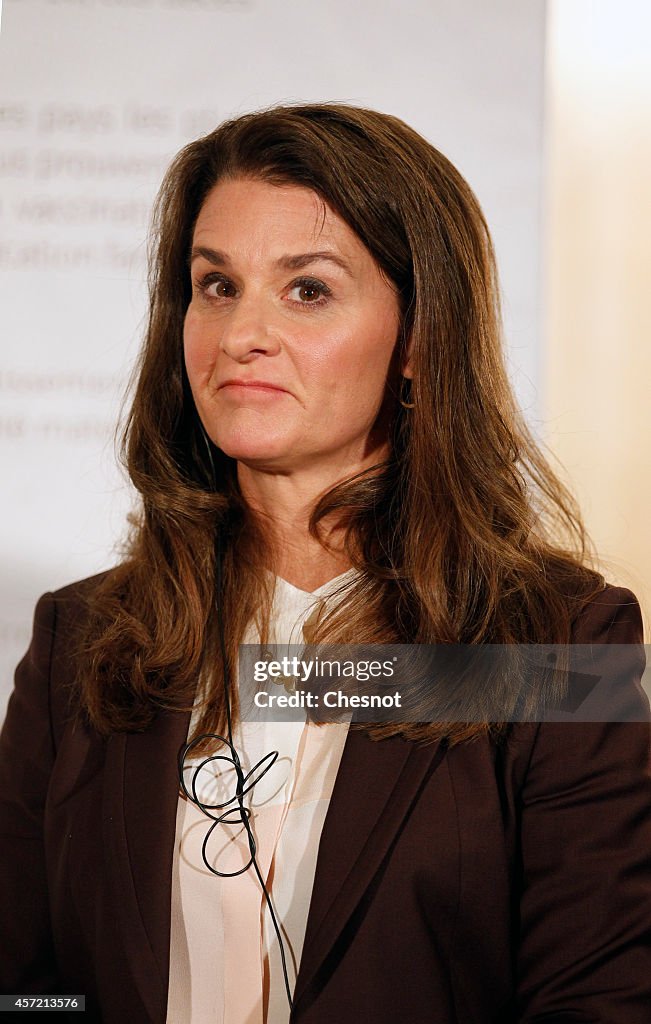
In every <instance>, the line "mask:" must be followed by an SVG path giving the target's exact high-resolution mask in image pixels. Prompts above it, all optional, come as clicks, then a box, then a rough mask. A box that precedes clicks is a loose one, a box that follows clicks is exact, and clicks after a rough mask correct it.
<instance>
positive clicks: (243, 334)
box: [221, 295, 280, 362]
mask: <svg viewBox="0 0 651 1024" xmlns="http://www.w3.org/2000/svg"><path fill="white" fill-rule="evenodd" d="M271 305H272V304H271V303H270V302H268V301H265V300H264V299H263V298H260V297H259V296H256V295H251V296H249V297H245V296H241V297H240V298H239V299H238V300H237V301H236V302H235V303H234V304H233V306H232V308H231V309H230V311H229V313H228V316H227V317H225V319H224V321H223V325H222V335H221V348H222V351H223V352H225V353H226V355H228V356H230V357H231V359H236V360H238V362H242V361H248V360H249V359H252V358H254V357H255V356H257V355H274V354H275V353H276V352H277V351H279V348H280V338H279V331H278V327H277V325H276V323H275V317H274V313H273V310H272V309H271Z"/></svg>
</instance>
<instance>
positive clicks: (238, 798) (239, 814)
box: [179, 434, 293, 1011]
mask: <svg viewBox="0 0 651 1024" xmlns="http://www.w3.org/2000/svg"><path fill="white" fill-rule="evenodd" d="M204 438H205V434H204ZM205 440H206V444H208V439H207V438H205ZM208 450H209V455H210V462H211V464H212V453H211V452H210V449H209V448H208ZM213 471H214V466H213ZM215 563H216V580H215V583H216V588H215V589H216V595H215V603H216V611H217V624H218V631H219V647H220V653H221V659H222V665H223V675H224V699H225V703H226V726H227V733H228V735H227V736H219V735H217V734H215V733H204V734H203V735H201V736H197V737H195V738H194V739H193V740H191V741H190V743H187V744H186V745H185V747H184V748H183V750H182V751H181V753H180V755H179V780H180V784H181V789H182V791H183V793H184V794H185V796H186V797H187V798H188V800H190V801H191V802H192V803H193V804H194V805H195V806H196V807H198V808H199V810H201V811H202V812H203V813H204V814H205V815H206V817H208V818H210V819H212V825H211V826H210V828H209V829H208V832H207V833H206V836H205V838H204V840H203V843H202V846H201V856H202V859H203V862H204V864H205V865H206V867H207V868H208V870H209V871H211V872H212V873H213V875H218V876H219V877H220V878H234V877H235V876H236V875H241V874H243V873H244V872H245V871H248V870H249V868H250V867H253V870H254V871H255V873H256V875H257V878H258V881H259V882H260V886H261V888H262V893H263V895H264V898H265V900H266V903H267V906H268V908H269V914H270V916H271V921H272V923H273V926H274V931H275V933H276V937H277V939H278V946H279V949H280V959H281V963H282V968H283V977H284V979H285V991H286V993H287V1001H288V1003H289V1009H290V1011H291V1009H292V1007H293V1001H292V993H291V987H290V984H289V976H288V973H287V958H286V956H285V946H284V943H283V939H282V935H281V933H280V927H279V925H278V921H277V918H276V914H275V911H274V908H273V904H272V902H271V896H270V895H269V892H268V891H267V886H266V885H265V882H264V879H263V877H262V874H261V872H260V867H259V865H258V862H257V859H256V849H257V847H256V842H255V836H254V835H253V829H252V828H251V821H250V818H251V810H250V808H248V807H246V806H245V804H244V797H245V796H246V795H247V794H248V793H251V792H252V790H253V788H254V787H255V786H256V785H257V784H258V782H260V780H261V779H262V778H263V777H264V776H265V775H266V773H267V772H268V771H269V770H270V768H272V767H273V765H274V764H275V762H276V760H277V759H278V751H277V750H271V751H270V752H269V753H268V754H265V755H264V756H263V757H261V758H260V760H259V761H257V762H256V764H254V765H253V767H252V768H251V769H250V770H249V771H248V772H247V773H246V775H245V774H244V771H243V769H242V764H241V762H240V758H239V755H238V753H237V750H236V748H235V745H234V743H233V726H232V718H231V699H230V690H231V681H230V672H229V667H228V659H227V657H226V640H225V633H224V618H223V614H222V599H223V534H222V531H221V530H218V531H217V537H216V557H215ZM203 740H213V741H216V742H218V743H219V744H220V745H221V746H220V751H221V752H220V753H217V754H210V755H208V756H207V757H205V758H204V759H203V760H202V761H200V762H199V764H198V765H196V766H194V765H191V764H190V765H186V763H185V762H186V760H187V759H188V756H189V755H190V753H191V752H192V750H194V748H195V747H196V746H198V745H199V743H201V742H202V741H203ZM223 748H226V751H227V752H224V749H223ZM215 761H224V762H225V763H226V764H228V765H230V766H231V767H232V768H233V769H234V771H235V777H236V785H235V792H234V793H233V795H232V796H230V797H229V798H228V799H227V800H224V801H223V802H221V803H215V804H208V803H204V802H203V801H201V800H200V799H199V796H198V794H197V782H198V778H199V774H200V772H201V771H202V769H203V768H205V767H206V766H207V765H209V764H212V763H213V762H215ZM186 771H192V776H191V783H190V788H189V789H188V787H187V785H186V782H185V772H186ZM216 812H221V813H216ZM239 823H241V824H242V826H243V827H244V830H245V832H246V835H247V839H248V844H249V853H250V857H249V860H248V861H247V863H246V864H245V865H244V867H242V868H239V869H238V870H237V871H218V870H217V869H216V868H214V867H213V866H212V864H211V863H210V861H209V860H208V855H207V852H206V851H207V846H208V843H209V841H210V837H211V835H212V833H213V831H214V830H215V829H216V828H217V827H218V826H219V825H226V824H227V825H237V824H239Z"/></svg>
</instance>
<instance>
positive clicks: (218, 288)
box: [199, 277, 235, 299]
mask: <svg viewBox="0 0 651 1024" xmlns="http://www.w3.org/2000/svg"><path fill="white" fill-rule="evenodd" d="M199 287H200V289H201V291H202V292H204V293H205V294H206V295H208V296H209V297H210V298H212V299H232V298H233V296H234V295H235V285H233V284H231V282H230V281H227V280H226V279H225V278H222V277H218V278H214V277H210V278H207V279H205V280H203V281H201V283H200V286H199Z"/></svg>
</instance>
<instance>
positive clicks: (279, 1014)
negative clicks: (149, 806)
mask: <svg viewBox="0 0 651 1024" xmlns="http://www.w3.org/2000/svg"><path fill="white" fill-rule="evenodd" d="M351 572H352V570H351ZM349 575H350V573H344V574H343V575H342V576H338V577H337V578H336V579H334V580H330V582H329V583H326V584H324V586H322V587H320V588H319V589H318V590H316V591H314V592H313V593H307V592H306V591H303V590H299V589H298V588H297V587H294V586H292V584H290V583H287V582H286V580H283V579H280V578H277V580H276V589H275V595H274V603H273V607H272V617H271V632H272V636H271V640H272V642H275V643H277V644H290V643H295V644H297V643H302V642H303V639H302V627H303V624H304V622H305V620H306V619H307V618H308V616H309V615H310V614H311V612H312V611H313V610H314V608H315V606H316V605H317V604H318V603H319V602H322V601H325V600H327V599H328V597H329V596H330V595H331V594H332V592H333V591H334V590H335V589H336V588H337V587H338V586H339V585H340V584H341V583H342V582H344V581H345V580H346V579H347V578H348V576H349ZM245 642H247V643H255V642H258V637H257V634H256V633H255V630H254V629H253V628H251V629H250V630H249V632H248V634H247V636H246V637H245ZM192 724H194V723H192ZM191 728H192V726H191ZM347 731H348V725H347V723H337V724H327V725H322V726H316V725H314V724H313V723H311V722H306V721H305V720H303V721H298V722H242V723H239V724H238V725H237V726H236V728H235V730H234V737H233V740H234V745H235V747H236V749H237V751H238V755H239V758H240V761H241V764H242V768H243V770H244V773H245V774H246V772H247V771H248V770H249V768H250V767H251V766H252V765H254V764H255V763H256V762H257V761H258V760H259V759H260V758H261V757H263V756H264V755H265V754H267V753H268V752H269V751H271V750H277V751H278V753H279V756H278V759H277V760H276V762H275V764H274V765H273V766H272V768H271V769H270V770H269V771H268V772H267V773H266V774H265V775H264V777H263V778H262V779H261V780H260V781H259V782H258V783H257V785H256V786H255V789H254V791H253V792H252V793H251V794H249V796H248V797H246V798H245V801H246V802H247V806H249V807H250V809H251V819H250V821H251V826H252V830H253V834H254V836H255V840H256V846H257V855H256V858H257V862H258V865H259V867H260V872H261V874H262V877H263V878H264V880H265V885H266V887H267V890H268V892H269V893H270V895H271V900H272V903H273V907H274V911H275V914H276V918H277V920H278V923H279V926H280V929H281V933H282V935H283V944H284V947H285V956H286V961H287V970H288V975H289V981H290V988H291V991H292V992H293V989H294V985H295V982H296V975H297V973H298V967H299V964H300V959H301V952H302V949H303V940H304V938H305V928H306V924H307V915H308V909H309V905H310V898H311V895H312V885H313V882H314V873H315V869H316V859H317V853H318V848H319V840H320V837H321V830H322V828H323V822H324V820H325V816H326V812H327V810H328V805H329V802H330V797H331V795H332V790H333V786H334V782H335V778H336V775H337V770H338V768H339V762H340V760H341V755H342V752H343V748H344V743H345V741H346V734H347ZM189 781H190V780H189V778H188V777H187V775H186V785H188V788H189ZM197 792H198V796H199V798H200V800H201V801H202V802H203V803H206V804H209V803H218V802H220V800H224V799H227V798H228V796H231V795H232V794H233V792H234V777H233V774H232V770H231V774H229V770H228V767H227V765H226V764H225V762H221V763H220V762H214V763H213V765H211V766H208V767H206V768H205V769H203V770H202V772H201V774H200V776H197ZM211 824H212V821H211V820H210V819H209V818H207V817H206V815H205V814H204V813H203V811H201V809H200V808H198V807H196V806H195V805H194V804H193V803H192V802H190V801H188V800H186V799H184V798H179V803H178V810H177V817H176V840H175V846H174V863H173V873H172V902H171V940H170V973H169V988H168V1004H167V1024H287V1022H288V1020H289V1004H288V1001H287V995H286V991H285V983H284V978H283V972H282V965H281V957H280V949H279V945H278V940H277V937H276V933H275V930H274V928H273V924H272V922H271V918H270V915H269V910H268V907H267V905H266V900H265V899H264V897H263V895H262V889H261V886H260V883H259V881H258V878H257V877H256V874H255V871H254V869H253V867H250V868H249V870H248V871H245V872H243V873H242V874H241V875H237V876H235V877H230V878H221V877H219V876H217V875H214V874H213V873H212V872H211V871H209V870H208V868H207V867H206V865H205V864H204V862H203V859H202V854H201V847H202V843H203V841H204V838H205V836H206V833H207V831H208V828H209V827H210V825H211ZM206 853H207V856H208V858H209V862H210V863H211V864H212V865H213V866H214V867H215V868H216V869H217V870H219V871H234V870H237V868H238V867H241V866H243V865H244V864H245V863H246V862H247V861H248V860H249V857H250V853H249V845H248V839H247V836H246V833H245V831H244V829H243V827H242V825H241V824H240V825H239V826H236V825H227V824H219V825H218V826H217V827H216V829H215V830H214V832H213V833H212V836H211V838H210V840H209V843H208V846H207V849H206Z"/></svg>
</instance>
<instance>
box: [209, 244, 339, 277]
mask: <svg viewBox="0 0 651 1024" xmlns="http://www.w3.org/2000/svg"><path fill="white" fill-rule="evenodd" d="M196 259H204V260H206V261H207V262H208V263H212V264H213V266H216V267H224V266H228V265H229V264H230V259H229V258H228V256H227V255H226V253H224V252H220V251H219V249H211V248H209V247H207V246H205V245H195V246H193V247H192V250H191V252H190V263H193V262H194V260H196ZM320 261H326V262H329V263H334V264H335V266H337V267H340V268H341V269H342V270H343V271H345V273H347V274H348V275H349V276H350V277H352V276H353V271H352V269H351V267H350V264H349V263H348V262H347V261H346V260H345V259H344V258H343V256H340V255H339V254H338V253H336V252H334V251H333V250H331V249H319V250H316V251H314V252H301V253H297V254H296V255H295V256H290V255H286V256H281V257H280V258H279V259H278V260H276V264H277V266H279V267H283V268H284V269H286V270H301V269H302V268H303V267H306V266H308V265H309V264H310V263H317V262H320Z"/></svg>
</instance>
